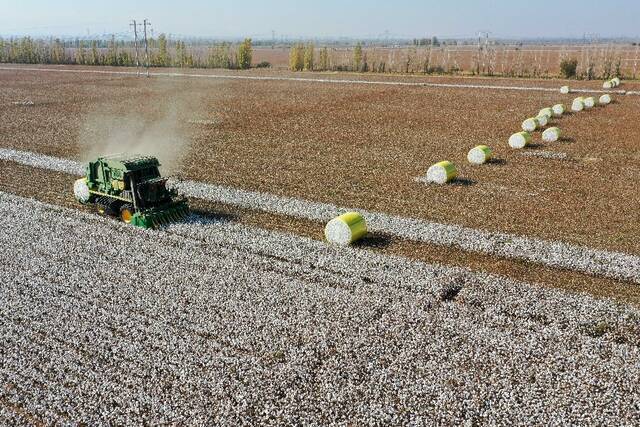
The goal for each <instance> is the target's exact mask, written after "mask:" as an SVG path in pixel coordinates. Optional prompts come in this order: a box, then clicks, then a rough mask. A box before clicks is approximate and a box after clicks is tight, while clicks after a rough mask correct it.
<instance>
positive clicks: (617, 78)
mask: <svg viewBox="0 0 640 427" xmlns="http://www.w3.org/2000/svg"><path fill="white" fill-rule="evenodd" d="M611 81H612V82H613V84H615V85H616V87H618V86H620V84H621V83H622V80H620V77H614V78H613V79H611Z"/></svg>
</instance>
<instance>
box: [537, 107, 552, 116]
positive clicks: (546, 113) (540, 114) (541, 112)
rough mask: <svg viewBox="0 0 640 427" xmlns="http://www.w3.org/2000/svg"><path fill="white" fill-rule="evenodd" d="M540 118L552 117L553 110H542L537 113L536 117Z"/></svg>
mask: <svg viewBox="0 0 640 427" xmlns="http://www.w3.org/2000/svg"><path fill="white" fill-rule="evenodd" d="M540 116H547V117H548V118H551V117H553V109H552V108H551V107H547V108H543V109H542V110H540V112H539V113H538V117H540Z"/></svg>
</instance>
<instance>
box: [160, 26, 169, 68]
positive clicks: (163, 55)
mask: <svg viewBox="0 0 640 427" xmlns="http://www.w3.org/2000/svg"><path fill="white" fill-rule="evenodd" d="M158 65H160V66H162V67H168V66H170V65H171V56H170V55H169V50H168V49H167V36H166V35H165V34H164V33H162V34H160V35H159V36H158Z"/></svg>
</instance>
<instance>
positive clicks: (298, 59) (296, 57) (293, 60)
mask: <svg viewBox="0 0 640 427" xmlns="http://www.w3.org/2000/svg"><path fill="white" fill-rule="evenodd" d="M289 69H290V70H291V71H302V70H303V69H304V46H303V45H302V44H301V43H298V44H296V45H293V46H291V49H290V50H289Z"/></svg>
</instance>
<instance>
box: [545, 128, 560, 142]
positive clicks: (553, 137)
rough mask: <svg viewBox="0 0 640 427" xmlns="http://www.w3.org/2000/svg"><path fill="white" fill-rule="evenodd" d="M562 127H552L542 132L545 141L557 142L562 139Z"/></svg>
mask: <svg viewBox="0 0 640 427" xmlns="http://www.w3.org/2000/svg"><path fill="white" fill-rule="evenodd" d="M560 135H561V132H560V128H557V127H552V128H549V129H547V130H545V131H544V132H542V140H543V141H544V142H556V141H557V140H558V139H560Z"/></svg>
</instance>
